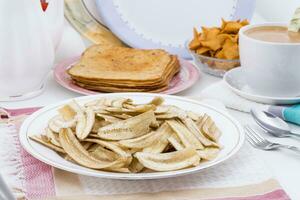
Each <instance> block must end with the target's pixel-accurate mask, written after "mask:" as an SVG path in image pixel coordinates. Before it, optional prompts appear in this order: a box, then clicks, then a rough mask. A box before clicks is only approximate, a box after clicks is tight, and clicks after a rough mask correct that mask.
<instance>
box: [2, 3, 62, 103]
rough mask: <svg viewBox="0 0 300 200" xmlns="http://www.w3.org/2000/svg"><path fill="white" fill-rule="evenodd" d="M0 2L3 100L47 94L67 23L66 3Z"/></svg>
mask: <svg viewBox="0 0 300 200" xmlns="http://www.w3.org/2000/svg"><path fill="white" fill-rule="evenodd" d="M48 3H49V4H48V7H47V10H46V12H44V11H43V10H42V7H41V2H40V0H31V1H28V0H9V1H8V0H0V101H10V100H19V99H24V98H29V97H32V96H35V95H37V94H39V93H41V92H42V91H43V87H44V81H45V79H46V77H47V75H48V73H49V72H50V70H51V68H52V67H53V62H54V51H55V47H56V46H57V44H58V42H59V38H60V35H61V31H62V23H63V0H49V2H48Z"/></svg>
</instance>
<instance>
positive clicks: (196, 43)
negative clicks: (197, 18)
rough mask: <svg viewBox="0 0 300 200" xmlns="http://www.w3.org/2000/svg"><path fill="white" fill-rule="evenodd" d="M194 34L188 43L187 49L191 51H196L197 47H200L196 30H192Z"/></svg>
mask: <svg viewBox="0 0 300 200" xmlns="http://www.w3.org/2000/svg"><path fill="white" fill-rule="evenodd" d="M193 32H194V38H193V40H192V41H191V42H190V43H189V48H190V49H191V50H196V49H198V48H199V47H201V43H200V39H199V34H198V31H197V29H196V28H194V29H193Z"/></svg>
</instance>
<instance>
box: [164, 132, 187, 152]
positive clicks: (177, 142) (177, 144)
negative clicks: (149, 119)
mask: <svg viewBox="0 0 300 200" xmlns="http://www.w3.org/2000/svg"><path fill="white" fill-rule="evenodd" d="M168 141H169V142H170V143H171V144H172V146H173V147H174V148H175V149H176V150H177V151H179V150H182V149H184V146H183V144H182V143H181V141H180V139H179V138H178V136H177V135H172V136H171V137H169V138H168Z"/></svg>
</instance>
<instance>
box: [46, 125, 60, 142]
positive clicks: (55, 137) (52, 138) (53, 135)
mask: <svg viewBox="0 0 300 200" xmlns="http://www.w3.org/2000/svg"><path fill="white" fill-rule="evenodd" d="M46 136H47V137H48V138H49V140H50V142H51V143H52V144H54V145H56V146H58V147H61V146H60V143H59V138H58V134H57V133H54V132H53V131H52V130H51V129H50V128H49V127H47V128H46Z"/></svg>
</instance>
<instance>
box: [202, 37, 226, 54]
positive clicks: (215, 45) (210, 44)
mask: <svg viewBox="0 0 300 200" xmlns="http://www.w3.org/2000/svg"><path fill="white" fill-rule="evenodd" d="M201 44H202V46H204V47H207V48H209V49H211V50H213V51H217V50H218V49H220V48H221V47H222V46H221V44H220V42H219V41H218V40H216V39H214V40H208V41H201Z"/></svg>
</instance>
